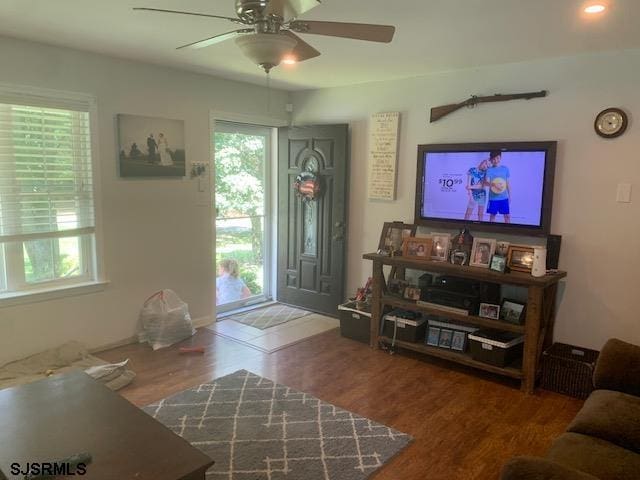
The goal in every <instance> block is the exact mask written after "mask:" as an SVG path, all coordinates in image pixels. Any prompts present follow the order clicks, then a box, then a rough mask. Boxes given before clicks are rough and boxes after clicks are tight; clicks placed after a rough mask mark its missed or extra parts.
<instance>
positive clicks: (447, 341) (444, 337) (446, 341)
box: [438, 328, 453, 348]
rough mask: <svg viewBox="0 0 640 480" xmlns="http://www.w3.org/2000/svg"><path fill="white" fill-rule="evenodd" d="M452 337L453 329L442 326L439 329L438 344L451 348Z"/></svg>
mask: <svg viewBox="0 0 640 480" xmlns="http://www.w3.org/2000/svg"><path fill="white" fill-rule="evenodd" d="M452 339H453V330H447V329H446V328H443V329H441V330H440V339H439V340H438V346H439V347H441V348H451V340H452Z"/></svg>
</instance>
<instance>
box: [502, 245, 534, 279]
mask: <svg viewBox="0 0 640 480" xmlns="http://www.w3.org/2000/svg"><path fill="white" fill-rule="evenodd" d="M507 267H509V269H510V270H513V271H515V272H523V273H531V269H532V268H533V247H529V246H526V245H509V252H508V254H507Z"/></svg>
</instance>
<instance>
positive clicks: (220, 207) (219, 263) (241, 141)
mask: <svg viewBox="0 0 640 480" xmlns="http://www.w3.org/2000/svg"><path fill="white" fill-rule="evenodd" d="M271 137H272V129H270V128H266V127H261V126H255V125H246V124H239V123H230V122H221V121H216V122H215V127H214V144H215V192H216V198H215V200H216V205H215V206H216V209H215V212H216V245H215V252H216V255H215V261H216V265H215V267H214V268H215V269H216V276H217V279H216V305H217V312H218V313H223V312H226V311H229V310H233V309H236V308H240V307H243V306H245V305H248V304H253V303H258V302H262V301H266V300H268V299H270V298H271V288H270V282H269V280H270V278H271V271H270V270H271V269H270V265H271V263H270V245H269V239H270V238H271V236H270V230H271V225H270V218H269V215H268V212H269V211H270V205H269V199H270V193H271V192H270V165H271Z"/></svg>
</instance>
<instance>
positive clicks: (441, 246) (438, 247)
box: [430, 233, 451, 262]
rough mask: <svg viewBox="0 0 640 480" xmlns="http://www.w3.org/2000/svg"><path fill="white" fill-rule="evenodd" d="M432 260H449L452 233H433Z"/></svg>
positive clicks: (431, 235)
mask: <svg viewBox="0 0 640 480" xmlns="http://www.w3.org/2000/svg"><path fill="white" fill-rule="evenodd" d="M430 237H431V242H432V243H431V260H435V261H436V262H446V261H447V260H449V247H450V244H451V234H450V233H431V234H430Z"/></svg>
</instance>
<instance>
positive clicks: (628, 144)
mask: <svg viewBox="0 0 640 480" xmlns="http://www.w3.org/2000/svg"><path fill="white" fill-rule="evenodd" d="M381 68H384V66H383V65H382V66H381ZM639 81H640V51H627V52H620V53H610V54H599V55H593V56H580V57H572V58H562V59H553V60H544V61H535V62H527V63H519V64H510V65H501V66H494V67H487V68H479V69H470V70H463V71H456V72H449V73H443V74H438V75H430V76H425V77H419V78H412V79H405V80H397V81H387V82H378V83H369V84H365V85H357V86H352V87H343V88H332V89H326V90H318V91H307V92H297V93H294V94H293V96H292V98H293V102H294V109H295V111H294V121H295V123H296V124H299V125H300V124H310V123H333V122H348V123H349V124H350V125H351V152H352V153H351V187H350V188H351V192H350V196H349V201H350V205H349V215H350V220H349V222H350V223H349V245H348V269H347V271H348V274H347V288H348V293H352V292H355V289H356V287H357V286H360V285H362V284H363V283H364V281H365V280H366V277H367V276H369V275H370V274H371V265H370V262H366V261H363V260H362V259H361V255H362V254H363V253H364V252H371V251H374V250H375V249H376V248H377V242H378V238H379V234H380V230H381V227H382V223H383V222H384V221H390V220H404V221H406V222H412V221H413V202H414V191H415V175H416V146H417V145H418V144H422V143H439V142H480V141H526V140H558V141H559V151H558V157H557V169H556V183H555V192H554V211H553V222H552V233H556V234H560V235H562V236H563V244H562V252H561V259H560V267H561V268H563V269H566V270H567V271H568V272H569V276H568V278H567V280H566V284H565V285H564V287H563V288H562V289H561V291H562V296H561V301H560V304H559V311H558V317H557V325H556V329H555V337H556V340H558V341H564V342H569V343H573V344H578V345H582V346H586V347H594V348H600V347H601V346H602V344H603V343H604V342H605V341H606V339H607V338H609V337H612V336H617V337H619V338H622V339H626V340H628V341H632V342H636V343H640V325H639V323H640V315H639V314H638V297H639V294H640V286H639V282H638V277H639V273H640V153H639V151H638V146H639V145H640V126H638V125H634V124H633V119H632V121H631V126H630V129H629V131H628V132H627V133H626V134H625V135H624V136H622V137H621V138H619V139H617V140H603V139H600V138H599V137H598V136H596V134H595V133H594V131H593V121H594V117H595V115H596V114H597V113H598V112H599V111H600V110H602V109H604V108H606V107H610V106H620V107H623V108H624V109H625V110H626V111H627V112H628V113H629V114H630V116H631V117H633V114H634V113H636V112H640V91H639V90H638V85H639ZM541 89H548V90H549V91H550V95H549V96H548V97H547V98H545V99H536V100H531V101H528V102H527V101H514V102H509V103H501V104H493V105H481V106H479V107H478V108H477V109H476V110H470V111H468V110H463V111H458V112H456V113H454V114H452V115H451V116H449V117H446V118H445V119H443V120H440V121H439V122H437V123H434V124H429V121H428V109H429V108H430V107H433V106H437V105H444V104H448V103H454V102H459V101H462V100H463V99H465V98H467V97H469V96H470V95H472V94H478V95H483V94H484V95H491V94H494V93H515V92H524V91H536V90H541ZM384 111H400V112H402V120H401V140H400V152H399V162H398V163H399V174H398V197H397V200H396V201H394V202H388V203H384V202H372V201H369V200H367V186H366V178H367V146H368V118H369V116H370V115H371V114H372V113H376V112H384ZM618 182H629V183H632V184H634V188H635V191H634V192H633V198H632V201H633V203H631V204H621V203H616V202H615V196H616V186H617V184H618ZM472 233H473V232H472Z"/></svg>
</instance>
